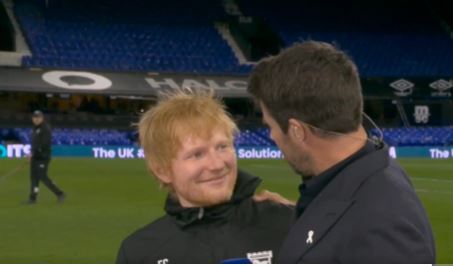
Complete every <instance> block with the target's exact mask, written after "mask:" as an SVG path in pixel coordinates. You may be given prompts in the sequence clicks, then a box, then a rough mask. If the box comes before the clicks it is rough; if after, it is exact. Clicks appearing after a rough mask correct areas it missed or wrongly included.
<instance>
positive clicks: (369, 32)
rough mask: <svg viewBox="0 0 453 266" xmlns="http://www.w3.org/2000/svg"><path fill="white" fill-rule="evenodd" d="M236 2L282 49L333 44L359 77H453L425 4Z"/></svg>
mask: <svg viewBox="0 0 453 266" xmlns="http://www.w3.org/2000/svg"><path fill="white" fill-rule="evenodd" d="M240 3H241V8H242V11H243V13H245V14H247V15H253V16H259V17H264V18H265V19H266V20H267V21H268V22H269V23H270V24H271V26H272V27H273V29H274V30H275V31H276V32H277V33H278V34H279V35H280V36H281V37H282V39H283V41H284V42H285V43H286V45H290V44H292V43H294V42H296V41H300V40H308V39H314V40H320V41H326V42H330V43H336V44H337V45H338V46H339V47H340V48H341V49H343V50H346V51H347V52H348V54H350V55H351V56H352V58H353V60H354V61H355V62H356V63H357V65H358V68H359V71H360V73H361V74H362V76H364V77H398V76H444V75H445V76H451V75H452V74H453V40H452V39H451V38H450V37H449V36H448V34H447V32H445V31H443V30H442V28H441V26H440V23H439V21H438V20H437V18H435V17H434V16H433V13H432V12H431V10H430V7H429V2H428V1H420V0H416V1H410V3H409V2H407V1H402V0H394V1H389V0H383V1H372V2H371V3H369V2H366V3H365V2H363V1H357V0H344V1H331V0H320V1H293V0H280V1H274V0H241V1H240ZM288 7H292V8H288ZM340 10H341V11H340Z"/></svg>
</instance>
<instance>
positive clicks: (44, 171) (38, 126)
mask: <svg viewBox="0 0 453 266" xmlns="http://www.w3.org/2000/svg"><path fill="white" fill-rule="evenodd" d="M32 122H33V130H32V136H31V154H30V157H29V158H30V180H31V188H30V197H29V199H28V201H27V202H26V203H27V204H35V203H36V201H37V198H38V193H39V183H40V182H42V183H44V185H46V186H47V187H48V188H49V189H50V190H51V191H52V192H53V193H54V194H55V195H56V196H57V199H58V202H59V203H62V202H63V201H64V199H65V197H66V194H65V193H64V192H63V191H62V190H61V189H59V188H58V187H57V186H56V185H55V184H54V183H53V182H52V180H51V179H50V178H49V176H48V168H49V164H50V160H51V144H52V132H51V129H50V126H49V125H48V124H47V123H46V121H45V119H44V114H43V113H42V112H41V111H39V110H36V111H34V112H33V114H32Z"/></svg>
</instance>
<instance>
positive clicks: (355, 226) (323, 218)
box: [277, 146, 435, 263]
mask: <svg viewBox="0 0 453 266" xmlns="http://www.w3.org/2000/svg"><path fill="white" fill-rule="evenodd" d="M277 262H279V263H435V245H434V237H433V233H432V229H431V226H430V223H429V220H428V218H427V215H426V213H425V210H424V208H423V206H422V204H421V202H420V200H419V199H418V197H417V195H416V193H415V190H414V188H413V186H412V184H411V182H410V180H409V178H408V176H407V175H406V173H405V172H404V170H403V169H402V168H401V167H400V166H399V165H398V163H397V162H396V161H395V160H393V159H391V158H390V157H389V153H388V148H387V147H386V146H385V147H383V148H381V149H378V150H376V151H374V152H372V153H369V154H367V155H365V156H364V157H361V158H359V159H357V160H356V161H354V162H353V163H351V164H350V165H348V166H347V167H346V168H345V169H343V170H342V171H341V172H340V173H339V174H338V175H337V176H335V177H334V178H333V180H332V181H331V182H330V183H329V184H328V185H327V186H326V187H325V188H324V189H323V190H322V191H321V192H320V194H318V196H317V197H316V198H315V199H313V201H312V202H311V203H310V204H309V205H308V207H307V209H306V210H305V211H304V213H303V214H302V215H301V216H300V217H299V218H298V219H297V220H296V222H295V223H294V225H293V227H292V229H291V230H290V232H289V235H288V236H287V238H286V240H285V241H284V243H283V246H282V248H281V249H280V253H279V255H278V257H277Z"/></svg>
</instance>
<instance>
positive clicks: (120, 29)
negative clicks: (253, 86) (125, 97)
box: [15, 0, 250, 74]
mask: <svg viewBox="0 0 453 266" xmlns="http://www.w3.org/2000/svg"><path fill="white" fill-rule="evenodd" d="M15 14H16V16H17V17H18V19H19V22H20V24H21V26H22V28H23V29H24V32H25V35H26V39H27V41H28V43H29V45H30V47H31V50H32V53H33V54H32V56H29V57H24V59H23V62H22V63H23V65H24V66H26V67H31V66H39V67H55V66H57V67H65V68H75V69H104V70H116V71H159V72H166V71H167V72H168V71H169V72H180V73H185V72H190V73H209V74H224V73H235V74H240V73H244V72H248V71H249V70H250V67H247V66H240V65H239V64H238V62H237V59H236V58H235V56H234V54H233V52H232V50H231V49H230V47H229V46H228V45H227V43H226V42H225V41H224V40H223V39H222V37H221V36H220V34H219V33H218V32H217V31H216V29H215V27H214V22H215V21H216V20H218V19H221V18H222V17H224V16H225V13H224V11H223V9H222V7H221V2H220V1H210V0H196V1H185V2H181V1H176V0H169V1H146V0H131V1H127V2H124V1H123V0H111V1H110V0H103V1H89V0H68V1H62V2H61V1H49V4H48V5H47V6H46V5H45V4H44V1H39V0H16V1H15Z"/></svg>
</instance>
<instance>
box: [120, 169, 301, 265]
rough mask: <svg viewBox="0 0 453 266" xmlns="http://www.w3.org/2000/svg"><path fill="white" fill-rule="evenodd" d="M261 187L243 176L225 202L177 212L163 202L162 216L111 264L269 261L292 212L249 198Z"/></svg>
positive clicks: (169, 202) (176, 205)
mask: <svg viewBox="0 0 453 266" xmlns="http://www.w3.org/2000/svg"><path fill="white" fill-rule="evenodd" d="M260 183H261V180H260V179H259V178H258V177H252V176H250V175H248V174H247V173H245V172H243V171H239V172H238V179H237V182H236V186H235V189H234V193H233V196H232V198H231V200H230V201H229V202H227V203H224V204H221V205H217V206H214V207H210V208H183V207H181V205H179V203H178V202H177V201H176V200H174V199H172V197H168V198H167V202H166V206H165V211H166V213H167V214H166V215H165V216H163V217H161V218H159V219H158V220H156V221H154V222H152V223H151V224H149V225H147V226H145V227H143V228H142V229H139V230H138V231H136V232H135V233H133V234H132V235H130V236H129V237H127V238H126V239H125V240H124V241H123V243H122V245H121V248H120V250H119V253H118V257H117V263H220V262H222V261H224V260H228V259H233V258H249V259H250V260H251V261H253V262H272V261H273V259H272V258H273V257H275V256H276V254H277V252H278V248H279V247H280V245H281V243H282V241H283V239H284V238H285V237H286V234H287V233H288V231H289V228H290V226H291V223H292V221H293V220H294V210H293V208H292V207H289V206H286V205H281V204H278V203H275V202H271V201H264V202H255V201H254V200H253V199H252V196H253V194H254V193H255V190H256V188H257V187H258V186H259V184H260Z"/></svg>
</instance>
